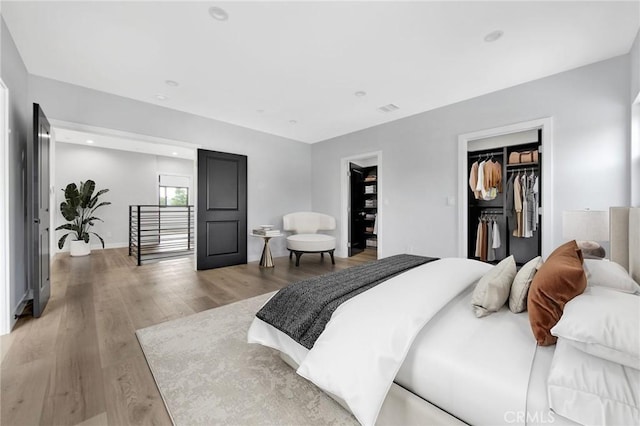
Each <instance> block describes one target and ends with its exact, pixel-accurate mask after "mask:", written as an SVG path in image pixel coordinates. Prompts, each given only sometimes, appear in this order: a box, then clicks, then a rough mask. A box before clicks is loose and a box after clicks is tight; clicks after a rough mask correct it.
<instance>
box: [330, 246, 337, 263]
mask: <svg viewBox="0 0 640 426" xmlns="http://www.w3.org/2000/svg"><path fill="white" fill-rule="evenodd" d="M334 250H335V249H334ZM329 256H331V264H332V265H335V264H336V261H335V259H334V258H333V250H329Z"/></svg>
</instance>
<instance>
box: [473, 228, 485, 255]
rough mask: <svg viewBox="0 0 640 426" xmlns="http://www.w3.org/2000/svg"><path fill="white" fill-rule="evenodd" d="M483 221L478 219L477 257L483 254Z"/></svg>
mask: <svg viewBox="0 0 640 426" xmlns="http://www.w3.org/2000/svg"><path fill="white" fill-rule="evenodd" d="M482 237H483V236H482V219H478V231H477V232H476V251H475V253H474V256H475V257H480V254H481V252H482Z"/></svg>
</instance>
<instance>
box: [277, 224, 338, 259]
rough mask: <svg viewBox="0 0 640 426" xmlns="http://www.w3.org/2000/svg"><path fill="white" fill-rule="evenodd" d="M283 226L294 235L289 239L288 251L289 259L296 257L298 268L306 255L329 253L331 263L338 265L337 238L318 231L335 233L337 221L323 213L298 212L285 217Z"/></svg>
mask: <svg viewBox="0 0 640 426" xmlns="http://www.w3.org/2000/svg"><path fill="white" fill-rule="evenodd" d="M282 225H283V229H284V230H285V231H292V232H293V235H290V236H288V237H287V250H289V259H291V257H292V255H293V254H295V255H296V266H300V256H302V255H303V254H304V253H320V256H321V257H322V258H324V254H325V252H326V253H329V256H331V263H332V264H334V265H335V264H336V262H335V260H334V258H333V252H334V250H335V249H336V238H335V237H333V236H331V235H327V234H319V233H318V231H333V230H334V229H336V219H335V218H334V217H333V216H329V215H326V214H322V213H314V212H296V213H289V214H287V215H284V216H283V218H282Z"/></svg>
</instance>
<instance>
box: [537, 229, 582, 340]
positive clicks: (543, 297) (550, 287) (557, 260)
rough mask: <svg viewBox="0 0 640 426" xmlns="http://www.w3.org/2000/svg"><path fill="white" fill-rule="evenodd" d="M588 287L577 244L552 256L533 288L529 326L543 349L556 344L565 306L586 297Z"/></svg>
mask: <svg viewBox="0 0 640 426" xmlns="http://www.w3.org/2000/svg"><path fill="white" fill-rule="evenodd" d="M586 287H587V277H586V276H585V274H584V269H583V268H582V253H581V252H580V249H579V248H578V245H577V244H576V242H575V241H569V242H568V243H566V244H563V245H561V246H560V247H558V248H557V249H555V250H554V251H553V253H551V254H550V255H549V257H548V258H547V261H546V262H544V263H543V264H542V266H541V267H540V269H539V270H538V272H537V273H536V275H535V276H534V277H533V281H532V282H531V287H530V288H529V295H528V296H527V308H528V310H529V322H530V323H531V330H532V331H533V335H534V336H535V338H536V341H537V342H538V344H539V345H540V346H549V345H553V344H555V343H556V340H557V338H556V337H555V336H552V335H551V332H550V330H551V329H552V328H553V326H554V325H556V323H557V322H558V321H560V317H561V316H562V311H563V309H564V305H565V304H566V303H567V302H568V301H569V300H571V299H573V298H574V297H576V296H577V295H579V294H582V292H583V291H584V289H585V288H586Z"/></svg>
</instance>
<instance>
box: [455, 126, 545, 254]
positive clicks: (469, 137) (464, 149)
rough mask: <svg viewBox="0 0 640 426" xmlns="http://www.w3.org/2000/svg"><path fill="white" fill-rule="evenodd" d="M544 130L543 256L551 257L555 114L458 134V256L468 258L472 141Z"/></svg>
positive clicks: (541, 210) (541, 212)
mask: <svg viewBox="0 0 640 426" xmlns="http://www.w3.org/2000/svg"><path fill="white" fill-rule="evenodd" d="M534 129H541V130H542V148H541V149H542V151H541V154H542V155H543V157H544V163H543V167H542V187H543V188H542V208H541V209H540V214H541V215H542V217H543V220H542V256H543V257H546V256H548V255H549V254H550V253H551V252H552V251H553V248H554V238H553V237H554V232H553V223H554V220H553V215H554V208H553V187H554V186H553V117H543V118H539V119H536V120H531V121H524V122H520V123H515V124H509V125H507V126H501V127H494V128H492V129H485V130H480V131H477V132H472V133H465V134H462V135H460V136H458V256H460V257H463V258H466V257H467V244H468V240H467V238H468V237H467V226H468V221H467V203H468V198H467V196H468V191H467V187H468V176H467V172H468V170H469V169H468V167H469V164H468V161H467V154H468V148H469V145H470V144H473V142H474V141H476V140H478V139H485V138H490V137H495V136H502V135H507V134H510V133H518V132H524V131H527V130H534Z"/></svg>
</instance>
